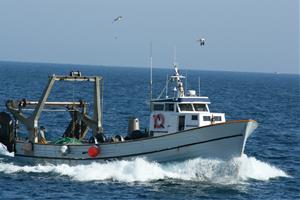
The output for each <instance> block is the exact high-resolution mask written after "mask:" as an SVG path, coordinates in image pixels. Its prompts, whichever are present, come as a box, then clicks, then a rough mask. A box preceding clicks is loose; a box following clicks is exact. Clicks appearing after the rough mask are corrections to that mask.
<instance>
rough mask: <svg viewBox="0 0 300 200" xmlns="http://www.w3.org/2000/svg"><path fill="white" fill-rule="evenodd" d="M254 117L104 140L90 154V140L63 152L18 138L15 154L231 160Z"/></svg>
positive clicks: (25, 157)
mask: <svg viewBox="0 0 300 200" xmlns="http://www.w3.org/2000/svg"><path fill="white" fill-rule="evenodd" d="M256 127H257V122H256V121H254V120H241V121H231V122H226V123H220V124H213V125H209V126H205V127H199V128H194V129H190V130H185V131H181V132H177V133H173V134H168V135H163V136H157V137H149V138H142V139H137V140H129V141H124V142H116V143H101V144H100V145H99V147H100V150H101V152H100V154H99V155H98V156H97V157H95V158H91V157H90V156H89V155H88V153H87V152H88V149H89V148H90V147H91V146H92V145H93V144H91V143H86V144H81V145H68V148H69V151H68V153H67V154H64V155H63V154H62V153H61V152H62V151H61V148H62V145H54V144H34V145H33V150H32V151H30V152H28V151H25V150H24V145H25V143H24V142H16V144H15V150H16V151H15V157H16V158H18V160H20V161H25V162H29V163H52V164H62V163H66V164H71V165H74V164H89V163H91V162H107V161H111V160H131V159H134V158H136V157H144V158H146V159H147V160H149V161H156V162H172V161H181V160H187V159H192V158H196V157H204V158H217V159H223V160H228V159H231V158H233V157H239V156H241V154H242V153H243V151H244V147H245V143H246V140H247V138H248V137H249V135H250V134H251V133H252V132H253V131H254V130H255V129H256Z"/></svg>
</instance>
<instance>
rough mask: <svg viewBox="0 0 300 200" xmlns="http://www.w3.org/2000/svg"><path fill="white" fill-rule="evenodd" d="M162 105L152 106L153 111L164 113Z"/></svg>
mask: <svg viewBox="0 0 300 200" xmlns="http://www.w3.org/2000/svg"><path fill="white" fill-rule="evenodd" d="M164 107H165V106H164V104H153V107H152V108H153V109H152V110H153V111H164Z"/></svg>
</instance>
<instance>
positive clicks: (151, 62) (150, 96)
mask: <svg viewBox="0 0 300 200" xmlns="http://www.w3.org/2000/svg"><path fill="white" fill-rule="evenodd" d="M152 65H153V61H152V42H151V43H150V95H149V98H150V102H151V100H152V68H153V66H152Z"/></svg>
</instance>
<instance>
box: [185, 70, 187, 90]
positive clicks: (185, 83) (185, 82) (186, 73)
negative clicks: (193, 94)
mask: <svg viewBox="0 0 300 200" xmlns="http://www.w3.org/2000/svg"><path fill="white" fill-rule="evenodd" d="M187 89H188V74H187V72H185V92H187Z"/></svg>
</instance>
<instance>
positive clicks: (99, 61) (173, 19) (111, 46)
mask: <svg viewBox="0 0 300 200" xmlns="http://www.w3.org/2000/svg"><path fill="white" fill-rule="evenodd" d="M0 14H1V17H0V60H3V61H28V62H50V63H72V64H92V65H106V66H137V67H147V66H148V65H149V46H150V45H149V44H150V42H152V44H153V63H154V66H155V67H169V66H170V65H171V64H172V62H173V48H174V46H176V49H177V62H178V63H179V64H180V65H181V68H186V69H187V68H193V69H200V70H226V71H254V72H281V73H299V1H298V0H245V1H241V0H226V1H220V0H189V1H176V0H163V1H158V0H151V1H141V0H127V1H121V0H119V1H116V0H108V1H101V0H89V1H83V0H82V1H79V0H51V1H50V0H49V1H46V0H26V1H17V0H0ZM119 15H121V16H123V20H121V21H119V22H116V23H112V21H113V19H114V18H116V17H117V16H119ZM200 36H201V37H204V38H205V39H206V45H205V46H204V47H200V46H199V44H197V42H196V40H197V39H198V38H199V37H200Z"/></svg>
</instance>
